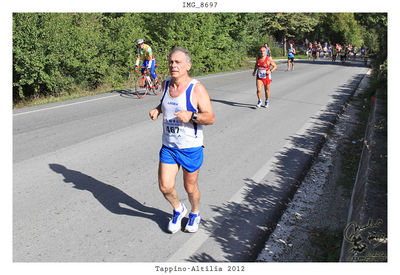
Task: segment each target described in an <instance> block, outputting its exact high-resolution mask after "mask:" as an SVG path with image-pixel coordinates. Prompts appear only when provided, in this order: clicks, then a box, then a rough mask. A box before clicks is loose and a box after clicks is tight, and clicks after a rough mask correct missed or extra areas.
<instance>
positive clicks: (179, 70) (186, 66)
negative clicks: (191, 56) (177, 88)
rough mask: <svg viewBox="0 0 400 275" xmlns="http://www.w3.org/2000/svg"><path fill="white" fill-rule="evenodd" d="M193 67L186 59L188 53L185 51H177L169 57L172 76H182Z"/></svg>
mask: <svg viewBox="0 0 400 275" xmlns="http://www.w3.org/2000/svg"><path fill="white" fill-rule="evenodd" d="M190 68H191V63H188V62H187V60H186V55H185V53H183V52H179V51H178V52H175V53H173V54H172V55H171V57H170V59H169V72H170V74H171V76H172V77H175V78H176V77H180V76H182V75H186V74H188V71H189V70H190Z"/></svg>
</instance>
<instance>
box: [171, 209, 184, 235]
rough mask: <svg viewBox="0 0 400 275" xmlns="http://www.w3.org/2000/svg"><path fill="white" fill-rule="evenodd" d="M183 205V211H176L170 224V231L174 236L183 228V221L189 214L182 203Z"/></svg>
mask: <svg viewBox="0 0 400 275" xmlns="http://www.w3.org/2000/svg"><path fill="white" fill-rule="evenodd" d="M181 205H182V208H183V210H182V211H181V212H178V211H176V210H175V209H174V212H173V214H172V218H171V220H170V221H169V223H168V231H169V232H171V233H172V234H174V233H176V232H178V231H179V230H180V229H181V228H182V227H181V221H182V219H183V217H185V215H186V213H187V208H186V206H185V205H184V204H183V203H181Z"/></svg>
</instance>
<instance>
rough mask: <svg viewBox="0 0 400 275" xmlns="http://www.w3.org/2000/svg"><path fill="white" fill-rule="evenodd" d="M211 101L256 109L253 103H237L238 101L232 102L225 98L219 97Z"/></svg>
mask: <svg viewBox="0 0 400 275" xmlns="http://www.w3.org/2000/svg"><path fill="white" fill-rule="evenodd" d="M211 101H212V102H217V103H222V104H226V105H230V106H234V107H242V108H250V109H257V107H256V105H255V104H247V103H239V102H232V101H227V100H221V99H211Z"/></svg>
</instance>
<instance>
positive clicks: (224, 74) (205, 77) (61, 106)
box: [13, 70, 245, 116]
mask: <svg viewBox="0 0 400 275" xmlns="http://www.w3.org/2000/svg"><path fill="white" fill-rule="evenodd" d="M244 71H245V70H243V71H236V72H228V73H219V74H215V75H206V76H199V77H196V78H198V79H208V78H215V77H220V76H229V75H233V74H239V73H243V72H244ZM115 96H119V95H110V96H105V97H100V98H95V99H89V100H85V101H80V102H74V103H69V104H63V105H58V106H54V107H49V108H43V109H37V110H33V111H27V112H22V113H16V114H13V116H20V115H26V114H31V113H36V112H41V111H47V110H53V109H58V108H64V107H69V106H72V105H77V104H83V103H88V102H92V101H97V100H102V99H108V98H112V97H115Z"/></svg>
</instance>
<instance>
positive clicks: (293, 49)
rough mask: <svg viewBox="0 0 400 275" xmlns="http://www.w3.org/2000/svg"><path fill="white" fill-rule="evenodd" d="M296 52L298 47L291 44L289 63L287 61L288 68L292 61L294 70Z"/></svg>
mask: <svg viewBox="0 0 400 275" xmlns="http://www.w3.org/2000/svg"><path fill="white" fill-rule="evenodd" d="M295 54H296V49H295V48H293V44H290V46H289V49H288V63H287V70H288V71H289V69H290V63H292V71H293V70H294V55H295Z"/></svg>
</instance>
